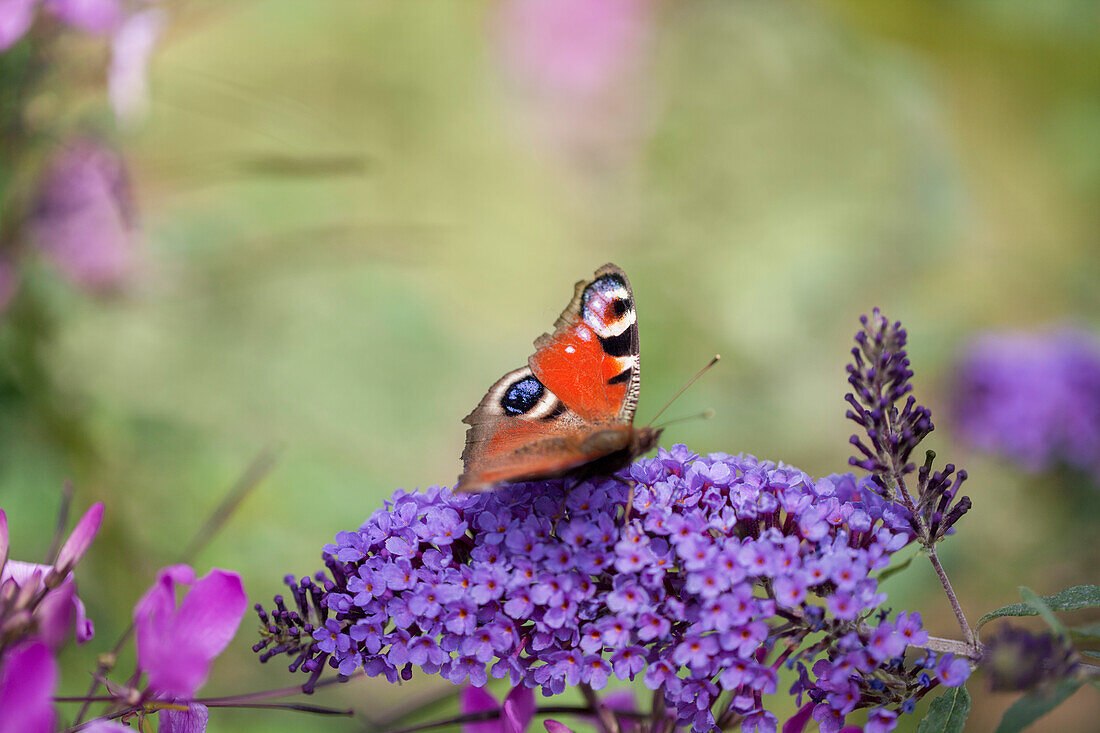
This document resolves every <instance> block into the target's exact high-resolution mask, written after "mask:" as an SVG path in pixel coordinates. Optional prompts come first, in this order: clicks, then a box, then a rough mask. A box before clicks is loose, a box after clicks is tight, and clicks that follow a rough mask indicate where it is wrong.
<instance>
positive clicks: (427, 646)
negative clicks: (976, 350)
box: [254, 446, 969, 733]
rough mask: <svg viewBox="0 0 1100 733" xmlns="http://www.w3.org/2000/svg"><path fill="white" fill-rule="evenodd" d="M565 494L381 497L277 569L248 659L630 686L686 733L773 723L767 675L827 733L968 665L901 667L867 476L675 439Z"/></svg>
mask: <svg viewBox="0 0 1100 733" xmlns="http://www.w3.org/2000/svg"><path fill="white" fill-rule="evenodd" d="M571 483H572V482H570V481H568V480H551V481H540V482H531V483H525V484H516V485H510V486H503V487H499V488H498V489H496V490H495V491H493V492H490V493H486V494H476V495H470V494H463V495H455V494H452V493H451V491H449V490H447V489H440V488H432V489H429V490H427V491H425V492H422V493H406V492H404V491H399V492H397V494H395V495H394V497H393V498H392V499H391V500H390V501H388V502H386V504H385V506H384V507H383V508H381V509H379V510H378V511H376V512H375V513H374V514H372V515H371V516H370V518H368V519H367V521H366V522H365V523H364V524H363V525H362V526H361V527H360V528H359V529H357V530H354V531H350V532H341V533H340V534H339V535H338V536H337V538H336V542H335V543H333V544H330V545H327V546H326V547H325V551H324V559H325V564H326V565H327V568H328V572H327V573H321V574H318V575H317V576H314V577H313V578H308V577H307V578H302V579H301V580H295V579H294V578H293V577H291V578H288V585H290V588H291V595H292V597H293V602H292V603H291V604H290V607H289V608H288V605H287V603H285V602H284V599H282V598H276V604H275V607H274V608H273V609H271V610H270V611H265V610H264V609H263V608H261V607H257V611H258V612H259V615H260V618H261V621H262V623H263V627H264V631H263V634H262V638H261V641H260V642H259V643H258V644H256V646H255V647H254V648H255V649H256V651H258V652H261V653H262V656H261V659H263V660H265V661H266V660H267V659H269V658H271V657H273V656H275V655H278V654H285V655H289V656H290V657H291V659H292V662H291V664H290V668H291V670H292V671H295V670H301V671H304V672H307V673H309V674H310V683H309V684H312V683H314V682H315V681H316V679H317V677H318V676H319V675H320V673H321V672H322V671H323V670H324V669H325V667H326V666H327V667H330V668H333V669H335V670H337V672H338V673H339V674H341V675H350V674H352V673H354V672H355V671H357V670H359V669H362V670H364V671H365V672H366V674H368V675H371V676H376V675H381V676H384V677H386V678H387V679H389V680H391V681H396V680H398V679H408V678H409V677H410V676H411V674H412V672H413V669H414V668H420V669H421V670H422V671H424V672H426V673H428V674H438V675H441V676H442V677H444V678H446V679H448V680H450V681H452V682H454V683H456V684H457V683H462V682H465V681H469V682H470V683H472V684H474V685H476V686H481V685H484V684H486V682H487V680H488V678H489V676H493V677H496V678H508V679H509V680H510V681H511V682H512V684H514V685H523V686H526V687H531V688H534V687H538V688H541V690H542V692H543V693H544V694H545V695H555V694H558V693H560V692H562V691H563V690H564V689H565V688H566V687H569V686H576V685H578V684H583V685H587V686H589V687H591V688H592V689H597V690H598V689H600V688H603V687H604V686H605V685H606V684H607V683H608V680H609V679H610V678H611V677H617V678H619V679H621V680H638V681H640V682H642V683H643V684H645V685H646V686H647V687H649V688H650V689H653V690H659V691H661V693H662V694H663V698H664V700H665V703H666V705H667V706H668V711H667V712H668V714H669V715H670V716H673V717H674V718H675V719H676V721H677V723H678V724H679V725H685V726H690V727H691V728H692V729H693V730H694V731H710V730H713V729H714V728H715V726H716V725H728V724H731V723H733V722H735V721H737V720H740V721H742V724H743V725H744V726H745V727H746V729H754V728H758V729H760V730H774V729H775V727H776V724H777V720H776V718H775V715H774V714H773V713H772V712H770V711H768V710H767V709H766V708H765V707H764V703H763V700H762V698H763V696H765V695H769V694H772V693H775V692H776V691H777V689H778V685H779V679H778V670H779V669H780V668H781V667H782V666H783V665H786V666H787V667H788V668H791V669H793V670H797V675H798V680H797V682H796V684H795V686H794V688H792V690H791V694H794V695H797V696H798V697H799V702H800V704H801V701H802V698H803V696H808V698H809V701H810V702H811V703H813V706H814V707H813V716H814V718H815V719H818V720H820V721H821V723H820V726H821V729H822V730H823V731H826V733H828V731H830V730H837V729H839V727H840V726H841V725H842V724H843V722H844V720H845V716H847V715H848V714H849V713H851V712H852V711H853V710H856V709H858V708H868V707H870V708H874V710H875V712H874V716H875V719H876V720H882V721H894V720H895V719H896V716H897V714H898V713H900V712H905V711H907V710H909V709H911V705H912V700H913V699H914V698H915V697H919V696H920V695H923V694H924V693H925V692H927V691H928V689H930V688H931V687H932V686H934V685H936V684H946V685H958V684H961V683H962V681H963V680H964V679H965V677H966V675H967V674H968V673H969V666H968V665H967V664H966V663H965V662H962V660H954V659H951V658H941V659H938V660H936V659H934V658H932V657H930V656H928V655H920V659H918V660H916V662H912V661H910V662H906V661H905V658H904V653H905V650H906V647H907V646H910V645H919V644H921V643H923V641H924V640H925V639H926V638H927V634H926V633H925V632H924V631H922V629H921V623H920V617H919V616H918V615H916V614H906V613H902V614H898V615H897V616H895V617H894V618H893V619H892V620H891V619H890V618H889V614H888V613H887V612H886V611H884V610H883V609H882V604H883V602H884V601H885V598H886V597H885V594H883V593H882V592H881V591H880V590H879V589H878V583H877V581H876V579H875V577H874V575H873V574H874V573H875V572H876V571H879V570H881V569H883V568H885V567H886V566H887V565H889V563H890V557H891V555H892V554H893V553H894V552H896V551H898V550H899V549H901V548H902V547H904V546H906V545H907V544H909V543H910V542H911V541H912V540H913V539H914V536H915V535H914V532H913V529H912V523H911V518H910V516H909V513H908V511H907V510H906V509H905V508H904V507H902V506H901V505H900V504H897V503H894V502H891V501H888V500H886V499H884V498H882V496H881V495H880V493H879V492H878V490H877V489H876V487H875V486H874V484H873V483H872V482H871V481H870V480H869V479H868V480H863V481H857V480H856V479H855V477H853V476H851V475H838V476H831V477H828V478H823V479H818V480H814V479H812V478H811V477H810V476H808V475H807V474H805V473H803V472H802V471H800V470H798V469H796V468H793V467H791V466H787V465H784V464H776V463H772V462H768V461H760V460H757V459H756V458H754V457H752V456H748V455H738V456H731V455H726V454H721V453H715V454H710V455H708V456H699V455H696V454H695V453H693V452H692V451H690V450H689V449H687V448H686V447H684V446H675V447H674V448H672V449H671V450H664V449H661V450H660V451H659V452H658V454H657V457H655V458H643V459H640V460H638V461H637V462H635V463H634V464H633V465H631V466H629V467H628V468H626V469H624V470H623V471H622V472H620V474H619V475H618V477H600V478H595V479H591V480H588V481H585V482H582V483H580V484H579V485H576V486H572V485H571ZM629 484H632V485H633V489H632V491H633V494H632V495H633V504H632V512H631V515H630V519H629V520H626V519H625V518H624V504H625V502H626V501H627V498H628V492H629V491H631V489H630V486H629ZM566 486H568V487H569V489H568V491H566V490H565V489H566ZM960 663H961V664H960ZM964 668H965V671H964ZM719 700H721V703H720V702H719ZM884 725H885V724H884ZM892 727H893V724H892V723H891V724H890V725H888V726H886V727H882V728H880V729H881V730H889V729H890V728H892Z"/></svg>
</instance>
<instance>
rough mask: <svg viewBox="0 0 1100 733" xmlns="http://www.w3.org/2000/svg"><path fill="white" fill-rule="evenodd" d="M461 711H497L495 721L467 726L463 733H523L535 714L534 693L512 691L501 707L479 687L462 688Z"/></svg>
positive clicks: (522, 688) (463, 728)
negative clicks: (497, 716)
mask: <svg viewBox="0 0 1100 733" xmlns="http://www.w3.org/2000/svg"><path fill="white" fill-rule="evenodd" d="M459 702H460V705H461V707H462V712H463V713H466V714H470V713H480V712H484V711H487V710H500V711H501V714H500V717H499V718H497V719H496V720H486V721H482V722H478V723H466V724H464V725H463V726H462V733H523V732H524V731H525V730H527V726H528V725H530V723H531V718H533V717H534V715H535V693H534V692H533V691H532V690H531V688H529V687H523V686H522V685H521V686H519V687H514V688H512V691H511V692H509V693H508V696H507V697H505V698H504V705H503V706H502V705H500V704H499V703H497V701H496V698H494V697H493V696H492V695H490V694H489V693H488V692H486V691H485V690H484V689H483V688H481V687H465V688H463V690H462V692H461V693H460V694H459Z"/></svg>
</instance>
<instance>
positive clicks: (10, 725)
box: [0, 640, 57, 733]
mask: <svg viewBox="0 0 1100 733" xmlns="http://www.w3.org/2000/svg"><path fill="white" fill-rule="evenodd" d="M56 689H57V662H55V661H54V658H53V655H52V654H51V653H50V650H49V648H48V647H47V646H46V645H45V644H43V643H42V642H40V641H37V640H32V641H25V642H23V643H21V644H19V645H18V646H16V647H14V648H13V649H11V650H10V651H8V653H7V654H5V655H4V657H3V659H0V710H3V711H4V714H3V715H0V733H51V732H52V731H53V727H54V721H55V719H56V717H57V716H56V714H55V713H54V709H53V694H54V691H55V690H56Z"/></svg>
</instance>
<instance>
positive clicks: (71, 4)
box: [44, 0, 122, 34]
mask: <svg viewBox="0 0 1100 733" xmlns="http://www.w3.org/2000/svg"><path fill="white" fill-rule="evenodd" d="M44 3H45V5H46V8H47V9H48V10H49V11H50V12H51V13H53V14H54V15H55V16H57V17H58V18H59V19H60V20H62V21H64V22H65V23H68V24H69V25H72V26H76V27H77V28H80V29H81V30H84V31H87V32H89V33H100V34H102V33H107V32H109V31H110V30H112V29H113V28H114V27H115V26H117V25H118V22H119V20H120V19H121V18H122V8H121V7H119V2H118V0H44Z"/></svg>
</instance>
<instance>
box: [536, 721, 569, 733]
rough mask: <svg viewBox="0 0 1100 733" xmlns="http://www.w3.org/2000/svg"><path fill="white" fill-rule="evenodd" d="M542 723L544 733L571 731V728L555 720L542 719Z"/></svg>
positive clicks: (565, 732) (567, 732) (566, 732)
mask: <svg viewBox="0 0 1100 733" xmlns="http://www.w3.org/2000/svg"><path fill="white" fill-rule="evenodd" d="M542 724H543V725H545V726H546V733H573V729H572V728H570V727H569V726H568V725H566V724H565V723H559V722H558V721H556V720H544V721H542Z"/></svg>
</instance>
